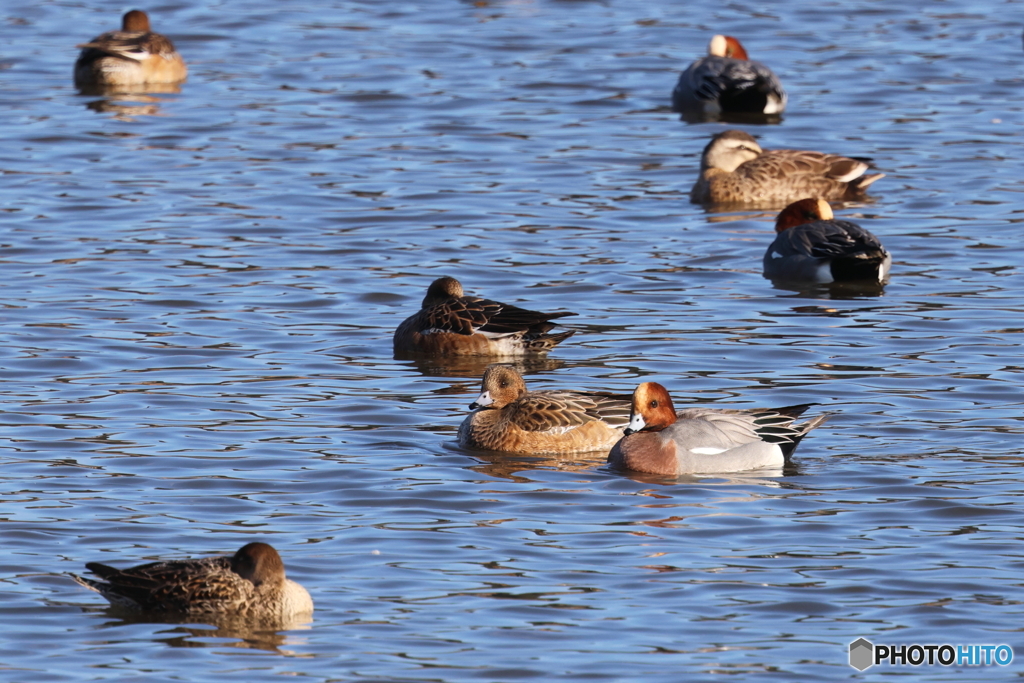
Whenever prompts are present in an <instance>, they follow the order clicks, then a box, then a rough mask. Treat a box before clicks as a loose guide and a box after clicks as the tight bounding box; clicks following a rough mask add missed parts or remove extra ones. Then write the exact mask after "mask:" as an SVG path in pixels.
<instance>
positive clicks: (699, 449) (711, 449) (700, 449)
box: [690, 446, 727, 455]
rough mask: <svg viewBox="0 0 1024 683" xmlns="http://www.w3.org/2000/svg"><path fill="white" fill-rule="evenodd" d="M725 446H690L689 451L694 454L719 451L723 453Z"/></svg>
mask: <svg viewBox="0 0 1024 683" xmlns="http://www.w3.org/2000/svg"><path fill="white" fill-rule="evenodd" d="M726 450H727V449H725V448H714V447H712V446H698V447H697V448H691V449H690V452H691V453H694V454H696V455H718V454H719V453H725V451H726Z"/></svg>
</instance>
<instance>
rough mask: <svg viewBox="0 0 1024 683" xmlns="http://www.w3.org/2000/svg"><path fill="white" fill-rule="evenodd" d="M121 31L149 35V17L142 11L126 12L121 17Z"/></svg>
mask: <svg viewBox="0 0 1024 683" xmlns="http://www.w3.org/2000/svg"><path fill="white" fill-rule="evenodd" d="M121 30H122V31H125V32H129V33H149V31H150V28H149V15H147V14H146V13H145V12H143V11H142V10H140V9H133V10H131V11H130V12H125V14H124V16H123V17H121Z"/></svg>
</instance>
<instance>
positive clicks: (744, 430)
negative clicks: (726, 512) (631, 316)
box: [608, 382, 828, 476]
mask: <svg viewBox="0 0 1024 683" xmlns="http://www.w3.org/2000/svg"><path fill="white" fill-rule="evenodd" d="M810 405H811V404H809V403H808V404H803V405H797V406H787V407H785V408H771V409H756V408H755V409H749V410H729V409H710V408H689V409H686V410H682V411H679V412H678V413H677V412H676V410H675V407H674V406H673V405H672V398H671V397H670V396H669V393H668V390H667V389H665V387H664V386H662V385H661V384H658V383H657V382H644V383H642V384H640V385H639V386H638V387H637V388H636V390H635V391H634V392H633V399H632V402H631V407H630V418H629V426H627V427H626V429H625V433H624V435H623V437H622V438H621V439H620V440H619V441H618V442H617V443H616V444H615V445H614V446H613V447H612V449H611V452H610V453H609V454H608V462H609V463H610V464H611V465H612V466H613V467H615V468H617V469H621V470H632V471H635V472H646V473H648V474H660V475H668V476H678V475H681V474H709V473H725V472H742V471H744V470H753V469H760V468H764V467H781V466H782V465H784V464H785V463H786V462H787V461H788V460H789V458H790V456H792V454H793V451H794V450H796V447H797V445H799V443H800V441H801V439H803V438H804V436H806V435H807V433H808V432H810V431H811V430H812V429H814V428H815V427H817V426H819V425H820V424H821V423H823V422H824V421H825V420H826V419H828V416H827V415H821V416H818V417H815V418H813V419H811V420H808V421H806V422H804V423H803V424H800V425H794V424H793V422H794V421H795V420H796V419H797V418H798V417H799V416H800V415H801V414H803V413H804V411H806V410H807V409H808V408H809V407H810Z"/></svg>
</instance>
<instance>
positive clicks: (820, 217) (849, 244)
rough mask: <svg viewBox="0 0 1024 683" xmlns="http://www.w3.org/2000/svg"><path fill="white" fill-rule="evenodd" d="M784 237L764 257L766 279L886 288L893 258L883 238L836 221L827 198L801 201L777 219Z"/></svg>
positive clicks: (773, 243)
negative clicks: (861, 283) (868, 284)
mask: <svg viewBox="0 0 1024 683" xmlns="http://www.w3.org/2000/svg"><path fill="white" fill-rule="evenodd" d="M775 232H776V233H778V235H777V236H776V237H775V241H774V242H772V243H771V246H769V247H768V251H766V252H765V254H764V276H765V277H766V278H769V279H771V280H788V281H791V282H818V283H829V282H847V281H871V282H875V283H882V282H885V280H886V278H887V277H888V276H889V269H890V268H891V266H892V256H891V255H890V254H889V252H888V251H887V250H886V248H885V247H883V246H882V243H881V242H880V241H879V240H878V238H877V237H875V236H874V235H872V234H871V233H870V232H868V231H867V230H865V229H864V228H862V227H860V226H859V225H857V224H856V223H851V222H850V221H842V220H835V219H834V214H833V213H832V207H831V206H829V203H828V202H826V201H825V200H824V199H821V198H808V199H801V200H800V201H797V202H793V203H792V204H790V205H789V206H787V207H786V208H785V209H783V210H782V211H781V212H780V213H779V216H778V218H776V219H775Z"/></svg>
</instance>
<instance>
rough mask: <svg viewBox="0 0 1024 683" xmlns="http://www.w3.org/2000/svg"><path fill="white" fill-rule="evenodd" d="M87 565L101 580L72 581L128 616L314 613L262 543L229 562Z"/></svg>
mask: <svg viewBox="0 0 1024 683" xmlns="http://www.w3.org/2000/svg"><path fill="white" fill-rule="evenodd" d="M85 566H86V568H87V569H88V570H89V571H91V572H92V573H94V574H96V575H97V576H99V577H100V578H101V579H102V581H100V580H96V579H88V578H84V577H81V576H78V575H76V574H72V575H71V576H72V577H73V578H74V579H75V581H77V582H78V583H80V584H81V585H83V586H85V587H86V588H89V589H91V590H94V591H96V592H98V593H99V594H100V595H102V596H103V597H105V598H106V599H107V600H109V601H110V604H111V605H112V606H113V607H116V608H119V609H122V610H125V611H127V612H147V613H148V612H153V613H170V614H182V615H201V614H210V615H235V616H241V617H249V618H254V619H266V618H289V617H292V616H294V615H296V614H308V613H312V611H313V600H312V598H310V597H309V593H308V592H307V591H306V589H305V588H303V587H302V586H300V585H299V584H297V583H296V582H294V581H292V580H290V579H287V578H286V577H285V572H284V563H283V562H282V561H281V556H280V555H279V554H278V553H277V550H275V549H274V548H273V547H272V546H270V545H267V544H266V543H249V544H247V545H245V546H243V547H242V548H241V549H239V550H238V552H236V553H235V554H234V555H233V556H231V557H208V558H204V559H200V560H167V561H163V562H151V563H149V564H143V565H139V566H137V567H130V568H128V569H115V568H114V567H110V566H107V565H105V564H100V563H99V562H90V563H88V564H86V565H85Z"/></svg>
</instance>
